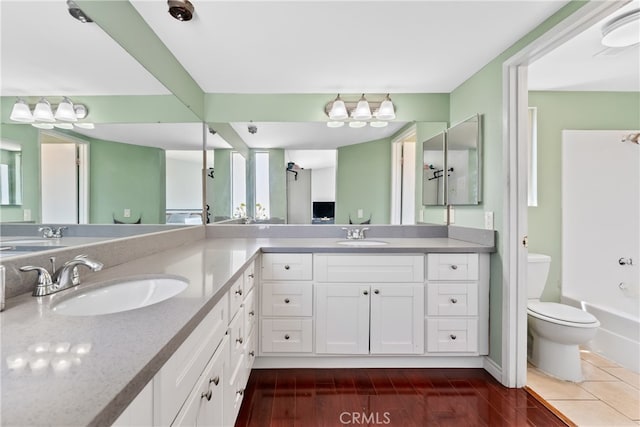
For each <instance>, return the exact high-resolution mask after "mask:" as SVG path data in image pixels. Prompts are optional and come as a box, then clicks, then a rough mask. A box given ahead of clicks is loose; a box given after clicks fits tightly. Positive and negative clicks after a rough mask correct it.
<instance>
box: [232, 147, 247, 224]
mask: <svg viewBox="0 0 640 427" xmlns="http://www.w3.org/2000/svg"><path fill="white" fill-rule="evenodd" d="M231 208H232V210H233V217H234V218H246V217H247V173H246V162H245V159H244V157H242V155H241V154H240V153H238V152H235V151H234V152H233V153H231Z"/></svg>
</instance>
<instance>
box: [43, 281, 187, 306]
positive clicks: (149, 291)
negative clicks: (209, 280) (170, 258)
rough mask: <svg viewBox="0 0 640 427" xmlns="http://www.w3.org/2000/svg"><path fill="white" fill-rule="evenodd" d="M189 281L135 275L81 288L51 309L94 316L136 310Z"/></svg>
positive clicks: (169, 295)
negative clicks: (130, 277) (135, 276)
mask: <svg viewBox="0 0 640 427" xmlns="http://www.w3.org/2000/svg"><path fill="white" fill-rule="evenodd" d="M188 284H189V282H188V280H187V279H185V278H181V277H177V276H157V277H145V278H132V279H126V280H119V281H117V282H107V283H104V284H100V285H95V286H90V289H82V287H81V288H80V289H78V290H77V291H75V292H73V293H72V294H69V295H60V296H61V298H60V300H59V301H56V302H54V303H53V307H52V310H53V311H54V312H55V313H58V314H64V315H67V316H93V315H97V314H110V313H118V312H121V311H127V310H135V309H136V308H142V307H146V306H149V305H151V304H155V303H158V302H161V301H164V300H166V299H169V298H171V297H173V296H176V295H178V294H179V293H180V292H182V291H184V290H185V289H186V288H187V286H188Z"/></svg>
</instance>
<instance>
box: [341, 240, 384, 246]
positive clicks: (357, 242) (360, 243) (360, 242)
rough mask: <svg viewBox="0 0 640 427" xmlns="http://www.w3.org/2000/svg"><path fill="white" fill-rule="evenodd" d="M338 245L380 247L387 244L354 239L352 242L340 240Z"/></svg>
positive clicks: (380, 241)
mask: <svg viewBox="0 0 640 427" xmlns="http://www.w3.org/2000/svg"><path fill="white" fill-rule="evenodd" d="M338 244H339V245H345V246H380V245H388V244H389V243H388V242H383V241H382V240H367V239H360V240H358V239H354V240H340V241H339V242H338Z"/></svg>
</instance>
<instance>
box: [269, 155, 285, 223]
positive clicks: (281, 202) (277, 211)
mask: <svg viewBox="0 0 640 427" xmlns="http://www.w3.org/2000/svg"><path fill="white" fill-rule="evenodd" d="M267 151H268V152H269V198H270V199H271V200H270V201H269V202H270V204H271V218H282V219H286V217H287V176H286V175H287V173H286V171H285V169H286V165H285V164H284V149H282V148H277V149H271V150H267Z"/></svg>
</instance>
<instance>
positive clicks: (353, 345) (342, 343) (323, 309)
mask: <svg viewBox="0 0 640 427" xmlns="http://www.w3.org/2000/svg"><path fill="white" fill-rule="evenodd" d="M316 353H332V354H368V353H369V286H368V285H352V284H336V285H316Z"/></svg>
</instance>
